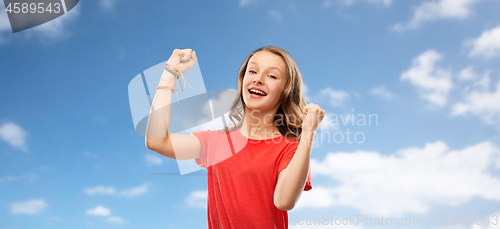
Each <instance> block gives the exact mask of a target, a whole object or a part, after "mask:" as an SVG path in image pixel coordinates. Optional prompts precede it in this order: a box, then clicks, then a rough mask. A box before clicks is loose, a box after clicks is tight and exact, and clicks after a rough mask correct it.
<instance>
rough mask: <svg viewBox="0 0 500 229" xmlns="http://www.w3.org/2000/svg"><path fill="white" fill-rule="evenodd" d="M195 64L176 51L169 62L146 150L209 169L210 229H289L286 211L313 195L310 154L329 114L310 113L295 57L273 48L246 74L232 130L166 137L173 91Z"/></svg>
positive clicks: (251, 62) (254, 59) (261, 52)
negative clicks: (305, 193)
mask: <svg viewBox="0 0 500 229" xmlns="http://www.w3.org/2000/svg"><path fill="white" fill-rule="evenodd" d="M196 61H197V58H196V53H195V51H193V50H191V49H183V50H179V49H175V50H174V52H173V54H172V56H171V57H170V59H169V60H168V62H167V64H166V69H165V71H164V72H163V74H162V76H161V80H160V83H159V87H158V88H157V92H156V96H155V98H154V101H153V105H152V107H151V112H150V115H149V120H148V125H147V130H146V147H147V148H148V149H150V150H153V151H155V152H157V153H159V154H162V155H164V156H167V157H169V158H172V159H177V160H189V159H195V161H196V163H197V164H198V166H200V167H204V168H207V179H208V201H207V210H208V212H207V214H208V228H214V229H215V228H217V229H218V228H252V229H255V228H264V229H265V228H280V229H281V228H288V215H287V211H289V210H291V209H293V207H294V206H295V204H296V203H297V201H298V199H299V197H300V195H301V193H302V191H303V190H304V191H308V190H310V189H311V188H312V186H311V178H310V168H309V162H310V155H311V148H312V143H313V139H314V136H315V133H316V130H317V129H318V126H319V124H320V123H321V121H322V119H323V117H324V116H325V110H323V109H321V108H320V107H319V106H318V105H317V104H313V103H309V104H307V105H306V102H305V98H304V95H303V83H302V76H301V74H300V71H299V69H298V67H297V65H296V63H295V61H294V60H293V59H292V57H291V56H290V55H289V54H288V53H286V52H285V51H284V50H282V49H280V48H277V47H273V46H267V47H263V48H260V49H258V50H256V51H254V52H252V53H251V54H250V55H249V56H248V57H247V58H246V60H245V61H244V63H243V65H242V66H241V68H240V71H239V74H238V98H237V99H236V101H235V102H234V103H233V106H232V108H231V110H230V112H229V116H230V119H231V121H232V122H233V124H234V125H233V126H232V127H231V128H226V129H225V130H223V131H221V130H206V131H203V130H202V131H197V132H193V133H191V134H190V135H183V134H175V133H168V126H169V125H170V111H171V110H170V104H171V101H172V93H173V92H174V85H175V84H176V81H177V80H179V77H178V76H179V75H182V73H184V72H186V71H187V70H189V69H190V68H191V67H192V66H193V65H194V63H195V62H196ZM235 120H236V121H235ZM152 136H155V137H152ZM228 140H229V141H228ZM228 143H229V144H228ZM228 145H229V147H228ZM174 151H175V152H174Z"/></svg>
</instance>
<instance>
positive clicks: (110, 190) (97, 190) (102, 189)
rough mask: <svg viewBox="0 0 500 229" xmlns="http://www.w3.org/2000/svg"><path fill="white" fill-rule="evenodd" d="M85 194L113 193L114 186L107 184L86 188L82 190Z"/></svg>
mask: <svg viewBox="0 0 500 229" xmlns="http://www.w3.org/2000/svg"><path fill="white" fill-rule="evenodd" d="M84 192H85V193H86V194H87V195H91V196H92V195H96V194H104V195H114V194H116V190H115V188H114V187H111V186H108V187H105V186H97V187H94V188H87V189H85V190H84Z"/></svg>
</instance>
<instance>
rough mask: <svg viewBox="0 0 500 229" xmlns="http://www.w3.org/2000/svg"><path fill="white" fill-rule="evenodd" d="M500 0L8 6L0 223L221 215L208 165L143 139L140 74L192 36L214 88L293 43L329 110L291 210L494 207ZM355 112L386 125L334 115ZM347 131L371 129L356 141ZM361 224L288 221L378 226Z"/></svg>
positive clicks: (186, 219) (1, 52)
mask: <svg viewBox="0 0 500 229" xmlns="http://www.w3.org/2000/svg"><path fill="white" fill-rule="evenodd" d="M499 10H500V2H499V1H495V0H423V1H420V0H419V1H401V0H323V1H309V2H307V3H306V2H305V1H300V2H299V1H283V0H281V1H271V0H269V1H265V0H240V1H215V2H206V1H204V2H200V3H193V2H188V1H142V2H140V3H139V2H133V1H128V2H126V1H118V0H99V1H81V2H80V3H79V4H78V5H77V6H76V7H75V8H74V9H73V10H71V11H69V12H68V13H67V14H65V15H63V16H61V17H59V18H57V19H55V20H53V21H51V22H48V23H46V24H44V25H41V26H38V27H35V28H32V29H29V30H25V31H22V32H19V33H15V34H14V33H12V31H11V28H10V25H9V23H8V18H7V14H6V12H5V10H4V9H3V8H2V9H0V58H1V61H0V72H1V74H0V82H1V83H0V93H1V96H0V104H1V112H0V158H1V160H0V192H1V195H0V228H6V229H14V228H34V227H36V228H204V227H206V223H207V219H206V209H205V208H204V205H205V201H206V199H205V198H204V195H205V194H206V188H207V184H206V176H205V175H204V174H203V172H204V171H203V170H199V171H197V172H194V173H190V174H187V175H183V176H180V175H175V173H178V172H179V171H178V165H177V162H176V161H173V160H171V159H168V158H165V157H161V156H159V155H157V154H156V153H154V152H152V151H150V150H148V149H147V148H146V147H145V145H144V137H143V136H140V135H138V134H137V133H136V132H135V130H134V124H133V120H132V116H131V111H130V106H129V99H128V91H127V87H128V84H129V82H130V81H131V80H132V79H133V77H135V76H136V75H137V74H139V73H141V72H143V71H144V70H146V69H148V68H150V67H152V66H154V65H156V64H158V63H161V62H163V61H166V60H167V59H168V58H169V57H170V55H171V53H172V51H173V50H174V49H176V48H179V49H184V48H191V49H193V50H195V51H196V53H197V57H198V65H199V68H200V71H201V73H202V75H203V82H204V84H205V86H206V90H225V89H235V88H236V82H237V81H236V78H237V72H238V70H239V68H240V67H241V64H242V63H243V61H244V59H245V58H246V57H247V55H249V54H250V53H251V52H252V51H253V50H255V49H257V48H260V47H263V46H266V45H274V46H278V47H280V48H283V49H284V50H286V51H287V52H288V53H289V54H290V55H291V56H292V57H293V58H294V59H295V61H296V62H297V64H298V66H299V68H300V71H301V73H302V76H303V79H304V83H305V84H306V86H307V92H306V96H307V102H308V103H311V102H312V103H317V104H319V105H320V106H321V107H322V108H323V109H325V110H326V111H327V118H325V120H324V121H323V123H322V127H321V129H320V130H318V133H317V135H316V136H317V138H318V136H320V135H321V133H323V134H324V135H323V136H327V135H328V134H330V137H329V138H328V139H329V140H330V142H329V143H328V142H327V140H326V139H323V140H322V141H318V142H316V143H315V144H314V149H313V153H312V164H311V165H312V168H311V169H312V175H313V177H312V185H313V190H311V191H309V192H304V193H303V194H302V197H301V199H300V202H299V203H298V204H297V206H296V207H295V208H294V209H293V210H292V211H290V212H289V215H290V216H294V217H295V219H298V218H302V219H304V220H303V221H301V222H305V220H306V219H307V218H320V217H322V216H324V215H328V216H331V217H334V218H344V217H347V218H348V217H349V216H352V217H356V216H357V215H365V216H371V217H373V218H380V217H382V216H383V217H384V218H385V219H386V218H388V217H390V218H391V219H393V221H396V219H398V218H403V219H406V218H419V217H420V218H422V219H424V220H423V222H424V224H423V225H420V226H417V227H418V228H452V227H453V226H451V225H447V224H445V223H444V219H445V218H446V216H448V215H450V216H451V215H467V216H468V215H474V216H476V215H482V216H481V217H483V218H482V219H483V220H484V218H485V217H486V215H490V221H491V216H492V215H500V196H499V195H498V194H499V193H500V172H499V171H500V150H499V147H500V135H499V131H500V80H499V78H500V68H499V66H500V65H499V61H500V17H499V16H498V12H499ZM190 82H191V81H190ZM353 114H354V116H355V117H361V116H362V115H366V116H368V115H369V114H375V115H376V116H377V117H378V125H374V124H373V123H372V125H371V126H359V125H349V124H347V125H344V124H342V123H339V125H334V124H335V123H334V122H333V120H334V119H335V117H339V118H340V116H341V115H342V116H343V117H346V116H347V115H353ZM359 115H361V116H359ZM348 130H349V131H351V132H352V134H351V135H350V136H351V141H352V137H353V135H354V134H355V133H359V134H358V137H359V136H364V141H362V142H359V143H356V142H353V143H348V142H347V140H346V139H345V138H346V137H347V135H348V134H347V133H346V131H348ZM336 133H337V135H336V136H337V137H338V138H337V139H336V142H335V141H333V139H332V137H331V136H333V135H334V134H336ZM341 135H342V136H344V140H343V141H341V142H340V140H339V138H340V136H341ZM358 140H360V139H358ZM429 215H432V217H435V216H439V220H440V223H439V225H436V226H433V225H428V224H427V219H428V216H429ZM291 218H292V217H291ZM450 220H451V219H450ZM295 222H297V223H298V221H295ZM476 222H477V221H476ZM290 223H291V224H293V223H294V222H293V221H292V220H290ZM361 224H362V225H347V226H346V225H344V226H338V225H333V226H332V225H329V226H327V225H309V226H308V225H292V226H291V228H334V227H335V228H337V227H344V228H351V227H352V228H366V227H376V226H373V225H372V226H370V225H365V224H363V222H362V223H361ZM378 227H395V226H386V225H385V226H380V225H379V226H378ZM398 227H401V226H398ZM453 228H457V226H455V227H453ZM460 228H475V229H477V228H498V225H497V226H492V225H491V224H490V225H489V226H486V225H484V223H483V224H482V225H475V226H470V225H465V226H461V227H460Z"/></svg>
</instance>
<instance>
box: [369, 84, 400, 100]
mask: <svg viewBox="0 0 500 229" xmlns="http://www.w3.org/2000/svg"><path fill="white" fill-rule="evenodd" d="M368 94H370V95H374V96H380V97H382V98H386V99H392V98H393V97H394V95H393V94H392V93H391V92H390V91H389V90H387V89H386V88H385V86H384V85H380V86H378V87H374V88H372V89H371V90H370V91H369V92H368Z"/></svg>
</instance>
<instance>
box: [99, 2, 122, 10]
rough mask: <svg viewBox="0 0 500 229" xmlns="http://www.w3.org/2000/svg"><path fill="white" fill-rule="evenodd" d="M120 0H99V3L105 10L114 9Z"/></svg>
mask: <svg viewBox="0 0 500 229" xmlns="http://www.w3.org/2000/svg"><path fill="white" fill-rule="evenodd" d="M117 2H118V0H99V5H100V6H101V8H102V9H104V10H113V9H114V8H115V5H116V3H117Z"/></svg>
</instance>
